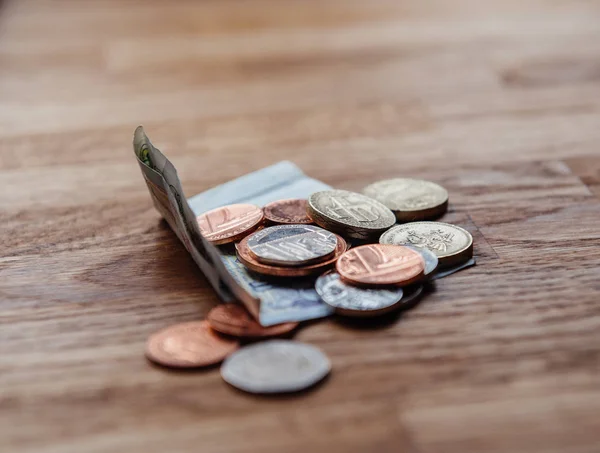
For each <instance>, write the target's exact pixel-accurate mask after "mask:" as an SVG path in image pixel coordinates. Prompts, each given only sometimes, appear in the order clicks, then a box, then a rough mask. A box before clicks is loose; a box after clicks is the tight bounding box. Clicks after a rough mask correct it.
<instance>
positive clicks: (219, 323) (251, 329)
mask: <svg viewBox="0 0 600 453" xmlns="http://www.w3.org/2000/svg"><path fill="white" fill-rule="evenodd" d="M206 320H207V321H208V323H209V324H210V326H211V327H212V328H213V329H215V330H216V331H218V332H221V333H224V334H227V335H233V336H234V337H243V338H258V337H274V336H277V335H283V334H286V333H288V332H291V331H292V330H294V329H295V328H296V327H297V326H298V323H297V322H286V323H283V324H277V325H274V326H269V327H263V326H261V325H260V324H259V323H258V322H257V321H256V320H255V319H254V318H253V317H252V316H251V315H250V313H248V310H246V309H245V308H244V307H242V306H241V305H238V304H221V305H217V306H216V307H215V308H213V309H212V310H211V311H209V312H208V316H207V317H206Z"/></svg>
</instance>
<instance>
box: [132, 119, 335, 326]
mask: <svg viewBox="0 0 600 453" xmlns="http://www.w3.org/2000/svg"><path fill="white" fill-rule="evenodd" d="M133 148H134V152H135V155H136V158H137V160H138V164H139V166H140V169H141V171H142V174H143V176H144V179H145V180H146V185H147V186H148V190H149V192H150V196H151V197H152V200H153V202H154V206H155V207H156V209H157V210H158V212H159V213H160V214H161V215H162V216H163V217H164V218H165V220H166V221H167V223H168V224H169V225H170V227H171V228H172V229H173V231H174V232H175V234H176V235H177V236H178V237H179V239H180V240H181V242H182V243H183V244H184V246H185V248H186V249H187V251H188V252H189V253H190V254H191V255H192V257H193V259H194V261H195V262H196V264H197V265H198V267H199V268H200V269H201V270H202V272H203V273H204V275H205V276H206V278H207V279H208V281H209V282H210V284H211V285H212V287H213V288H214V289H215V291H216V292H217V294H218V295H219V297H220V298H221V299H222V300H223V301H226V302H227V301H231V300H232V299H237V300H238V301H240V302H242V303H243V304H244V305H245V306H246V308H247V309H248V311H249V312H250V313H252V315H254V316H255V317H256V318H257V319H258V321H259V322H260V323H261V324H262V325H264V326H270V325H273V324H279V323H282V322H288V321H304V320H308V319H315V318H321V317H323V316H327V315H329V314H331V313H332V308H331V307H329V306H328V305H326V304H325V303H323V302H322V301H321V300H320V298H319V296H318V295H317V292H316V291H315V289H314V280H315V279H314V278H310V277H308V278H303V279H294V280H290V279H282V280H272V279H267V278H265V277H262V276H260V275H258V274H254V273H252V272H250V271H248V270H247V269H246V267H245V266H244V265H243V264H241V263H240V262H239V261H238V259H237V257H236V255H235V251H234V250H233V249H232V248H231V247H217V246H214V245H213V244H211V243H209V242H208V241H207V240H206V239H204V238H203V237H202V235H201V234H200V230H199V228H198V223H197V222H196V216H197V215H198V214H201V213H203V212H205V211H208V210H210V209H214V208H217V207H219V206H225V205H228V204H233V203H252V204H255V205H258V206H263V205H265V204H266V203H269V202H271V201H275V200H280V199H283V198H308V196H309V195H310V194H312V193H313V192H317V191H320V190H326V189H329V188H330V187H329V186H328V185H326V184H324V183H322V182H320V181H318V180H316V179H312V178H309V177H308V176H306V175H305V174H304V173H302V171H301V170H300V169H299V168H298V167H296V166H295V165H294V164H292V163H291V162H280V163H278V164H275V165H272V166H270V167H267V168H264V169H262V170H259V171H256V172H254V173H250V174H248V175H245V176H242V177H240V178H238V179H235V180H233V181H230V182H227V183H225V184H222V185H220V186H217V187H215V188H213V189H210V190H208V191H206V192H203V193H201V194H198V195H196V196H193V197H191V198H190V199H189V200H187V199H186V198H185V195H184V193H183V189H182V187H181V182H180V180H179V177H178V176H177V171H176V170H175V167H174V166H173V164H172V163H171V162H170V161H169V160H168V159H167V158H166V157H165V156H164V155H163V154H162V153H161V152H160V151H159V150H158V149H157V148H155V147H154V146H153V145H152V143H151V142H150V140H149V139H148V137H147V136H146V134H145V133H144V129H143V128H142V127H141V126H140V127H138V128H137V129H136V131H135V134H134V140H133Z"/></svg>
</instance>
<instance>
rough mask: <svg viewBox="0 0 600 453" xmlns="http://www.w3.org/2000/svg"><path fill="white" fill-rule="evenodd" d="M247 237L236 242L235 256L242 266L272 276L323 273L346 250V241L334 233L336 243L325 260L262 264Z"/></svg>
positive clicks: (303, 275) (301, 275) (299, 275)
mask: <svg viewBox="0 0 600 453" xmlns="http://www.w3.org/2000/svg"><path fill="white" fill-rule="evenodd" d="M248 239H249V238H248V237H245V238H244V239H242V240H241V241H240V242H239V243H238V244H236V246H235V249H236V254H237V258H238V260H239V261H240V263H242V264H243V265H244V266H246V267H247V268H248V269H250V270H251V271H254V272H257V273H259V274H263V275H271V276H274V277H305V276H308V275H318V274H321V273H323V272H324V271H325V270H327V269H329V268H330V267H332V266H333V265H334V264H335V262H336V261H337V259H338V258H339V257H340V256H341V255H342V253H344V252H345V251H346V250H347V248H348V247H347V245H346V241H345V240H344V238H342V237H341V236H337V235H336V239H337V245H336V247H335V251H334V252H333V255H332V256H331V257H330V258H327V259H326V260H325V261H321V262H319V263H316V264H309V265H307V266H295V267H292V266H287V267H286V266H273V265H271V264H264V263H261V262H260V261H258V260H256V259H255V258H254V256H252V253H251V252H250V248H249V247H248Z"/></svg>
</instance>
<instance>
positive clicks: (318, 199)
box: [308, 190, 396, 239]
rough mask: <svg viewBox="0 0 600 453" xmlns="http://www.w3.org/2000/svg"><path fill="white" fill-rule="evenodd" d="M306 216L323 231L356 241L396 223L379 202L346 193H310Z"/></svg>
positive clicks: (332, 191)
mask: <svg viewBox="0 0 600 453" xmlns="http://www.w3.org/2000/svg"><path fill="white" fill-rule="evenodd" d="M308 214H309V216H310V217H311V218H312V219H313V221H314V222H315V223H316V224H318V225H320V226H322V227H323V228H327V229H328V230H331V231H333V232H336V233H339V234H342V235H344V236H348V237H351V238H357V239H368V238H370V237H372V236H373V235H377V234H379V233H381V232H383V231H385V230H386V229H388V228H389V227H391V226H392V225H393V224H394V223H395V222H396V217H395V216H394V213H393V212H392V211H390V210H389V209H388V208H386V207H385V206H384V205H383V204H381V203H380V202H378V201H376V200H374V199H372V198H369V197H367V196H365V195H362V194H360V193H355V192H348V191H347V190H325V191H322V192H316V193H313V194H312V195H311V196H310V197H309V199H308Z"/></svg>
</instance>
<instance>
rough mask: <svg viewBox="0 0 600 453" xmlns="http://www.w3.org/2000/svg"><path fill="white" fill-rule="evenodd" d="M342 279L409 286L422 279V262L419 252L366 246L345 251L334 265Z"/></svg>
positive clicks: (389, 247) (365, 283)
mask: <svg viewBox="0 0 600 453" xmlns="http://www.w3.org/2000/svg"><path fill="white" fill-rule="evenodd" d="M335 267H336V270H337V271H338V273H339V274H340V275H341V276H342V278H343V279H344V280H347V281H348V282H350V283H353V284H356V285H361V284H362V285H399V286H404V285H410V284H411V283H414V282H416V281H418V280H421V279H422V278H423V277H424V275H425V273H424V270H425V262H424V260H423V257H422V256H421V254H420V253H418V252H416V251H415V250H413V249H411V248H408V247H401V246H397V245H387V244H386V245H382V244H369V245H361V246H360V247H355V248H353V249H350V250H348V251H347V252H346V253H344V254H343V255H342V256H340V259H339V260H338V261H337V263H336V266H335Z"/></svg>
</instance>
